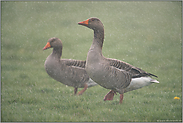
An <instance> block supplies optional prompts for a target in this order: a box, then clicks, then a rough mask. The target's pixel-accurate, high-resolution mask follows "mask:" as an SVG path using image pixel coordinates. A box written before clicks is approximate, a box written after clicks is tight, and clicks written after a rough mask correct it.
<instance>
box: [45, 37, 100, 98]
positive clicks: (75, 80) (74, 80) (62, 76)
mask: <svg viewBox="0 0 183 123" xmlns="http://www.w3.org/2000/svg"><path fill="white" fill-rule="evenodd" d="M48 48H53V52H52V53H51V54H50V55H49V56H48V57H47V59H46V61H45V64H44V66H45V70H46V72H47V73H48V75H49V76H51V77H52V78H53V79H55V80H57V81H59V82H61V83H63V84H65V85H68V86H73V87H74V88H75V89H74V94H76V93H77V89H78V88H83V87H84V89H82V90H81V91H80V92H78V95H81V94H82V93H83V92H84V91H85V90H86V89H87V88H88V87H91V86H95V85H97V83H95V82H94V81H93V80H92V79H90V78H89V76H88V74H87V73H86V71H85V64H86V61H79V60H72V59H62V60H61V59H60V57H61V56H62V42H61V40H60V39H58V38H55V37H54V38H50V39H49V40H48V42H47V44H46V46H45V47H44V48H43V50H46V49H48Z"/></svg>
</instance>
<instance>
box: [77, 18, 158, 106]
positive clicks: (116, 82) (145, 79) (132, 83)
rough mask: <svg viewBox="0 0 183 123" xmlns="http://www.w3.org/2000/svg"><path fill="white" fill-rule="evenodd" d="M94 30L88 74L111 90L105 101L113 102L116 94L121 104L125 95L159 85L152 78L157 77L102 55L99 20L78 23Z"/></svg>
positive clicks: (102, 39) (102, 40) (102, 28)
mask: <svg viewBox="0 0 183 123" xmlns="http://www.w3.org/2000/svg"><path fill="white" fill-rule="evenodd" d="M78 24H79V25H83V26H86V27H88V28H90V29H93V30H94V39H93V43H92V45H91V47H90V49H89V51H88V54H87V60H86V72H87V73H88V75H89V76H90V77H91V78H92V79H93V80H94V81H95V82H96V83H98V84H99V85H101V86H102V87H104V88H107V89H111V91H109V93H107V95H106V96H105V97H104V101H105V100H113V97H114V94H116V92H118V93H119V94H120V104H121V103H122V101H123V94H124V93H125V92H128V91H132V90H136V89H139V88H142V87H144V86H147V85H150V84H152V83H159V82H158V81H157V80H155V79H152V78H151V77H152V76H154V77H157V76H156V75H153V74H151V73H147V72H145V71H143V70H141V69H140V68H137V67H134V66H132V65H130V64H128V63H126V62H123V61H119V60H116V59H110V58H105V57H104V56H103V55H102V46H103V42H104V26H103V24H102V22H101V21H100V20H99V19H98V18H89V19H87V20H86V21H82V22H79V23H78Z"/></svg>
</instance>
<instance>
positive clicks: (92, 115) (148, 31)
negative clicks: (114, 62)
mask: <svg viewBox="0 0 183 123" xmlns="http://www.w3.org/2000/svg"><path fill="white" fill-rule="evenodd" d="M181 10H182V5H181V2H150V1H147V2H121V1H114V2H110V1H103V2H102V1H101V2H8V1H6V2H5V1H3V2H1V121H3V122H5V121H8V122H11V121H14V122H20V121H24V122H29V121H31V122H42V121H44V122H49V121H51V122H54V121H60V122H61V121H62V122H63V121H73V122H76V121H95V122H97V121H109V122H110V121H113V122H115V121H116V122H117V121H118V122H120V121H123V122H128V121H130V122H132V121H136V122H148V121H151V122H156V121H169V122H175V121H182V74H181V73H182V59H181V58H182V57H181V56H182V54H181V53H182V50H181V46H182V38H181V34H182V32H181V31H182V25H181V23H182V22H181V16H182V13H181ZM90 17H97V18H99V19H100V20H101V21H102V23H103V25H104V28H105V40H104V45H103V55H104V56H105V57H108V58H115V59H119V60H122V61H125V62H127V63H130V64H132V65H133V66H136V67H139V68H141V69H143V70H145V71H147V72H150V73H152V74H155V75H157V76H158V81H159V82H160V83H159V84H153V85H150V86H148V87H144V88H142V89H139V90H135V91H131V92H128V93H125V94H124V101H123V104H122V105H119V104H118V103H119V94H118V95H116V96H115V97H114V100H113V101H106V102H104V101H103V97H104V96H105V95H106V94H107V92H108V91H109V90H107V89H104V88H102V87H100V86H95V87H92V88H89V89H87V91H86V92H85V93H84V94H83V95H82V96H74V95H73V91H74V88H73V87H68V86H66V85H63V84H61V83H59V82H57V81H55V80H53V79H52V78H51V77H49V76H48V75H47V73H46V71H45V69H44V62H45V60H46V58H47V56H48V55H49V54H50V53H51V52H52V49H49V50H46V51H43V50H42V49H43V47H44V46H45V45H46V43H47V41H48V39H49V38H51V37H57V38H60V39H61V40H62V43H63V54H62V58H64V59H78V60H85V59H86V56H87V52H88V50H89V48H90V45H91V43H92V41H93V31H92V30H91V29H88V28H86V27H83V26H80V25H78V24H77V23H78V22H80V21H84V20H86V19H88V18H90ZM174 97H179V98H180V99H176V100H175V99H174Z"/></svg>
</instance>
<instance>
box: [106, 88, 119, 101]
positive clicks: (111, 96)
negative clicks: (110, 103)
mask: <svg viewBox="0 0 183 123" xmlns="http://www.w3.org/2000/svg"><path fill="white" fill-rule="evenodd" d="M114 94H116V92H115V91H113V90H110V91H109V92H108V93H107V94H106V95H105V97H104V101H106V100H113V97H114ZM116 95H117V94H116Z"/></svg>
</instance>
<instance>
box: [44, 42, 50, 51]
mask: <svg viewBox="0 0 183 123" xmlns="http://www.w3.org/2000/svg"><path fill="white" fill-rule="evenodd" d="M50 47H51V45H50V42H48V43H47V44H46V46H45V47H44V48H43V50H46V49H48V48H50Z"/></svg>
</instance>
